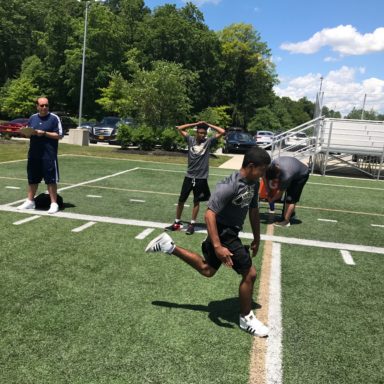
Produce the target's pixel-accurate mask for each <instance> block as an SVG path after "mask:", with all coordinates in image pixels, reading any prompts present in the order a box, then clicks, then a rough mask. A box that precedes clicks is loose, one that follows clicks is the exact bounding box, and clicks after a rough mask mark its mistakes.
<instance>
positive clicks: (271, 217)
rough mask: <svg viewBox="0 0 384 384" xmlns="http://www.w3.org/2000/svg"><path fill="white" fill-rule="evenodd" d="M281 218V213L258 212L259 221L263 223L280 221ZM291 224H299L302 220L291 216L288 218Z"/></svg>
mask: <svg viewBox="0 0 384 384" xmlns="http://www.w3.org/2000/svg"><path fill="white" fill-rule="evenodd" d="M282 220H283V218H282V216H281V215H278V214H271V213H268V212H265V213H260V222H261V223H263V224H273V223H275V222H277V221H282ZM290 222H291V225H296V224H301V223H302V221H301V220H299V219H296V218H291V220H290Z"/></svg>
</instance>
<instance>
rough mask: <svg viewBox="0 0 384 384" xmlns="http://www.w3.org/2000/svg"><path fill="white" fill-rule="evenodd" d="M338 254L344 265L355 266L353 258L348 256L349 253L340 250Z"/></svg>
mask: <svg viewBox="0 0 384 384" xmlns="http://www.w3.org/2000/svg"><path fill="white" fill-rule="evenodd" d="M340 253H341V256H342V258H343V260H344V263H345V264H347V265H355V262H354V261H353V258H352V255H351V254H350V252H348V251H346V250H344V249H340Z"/></svg>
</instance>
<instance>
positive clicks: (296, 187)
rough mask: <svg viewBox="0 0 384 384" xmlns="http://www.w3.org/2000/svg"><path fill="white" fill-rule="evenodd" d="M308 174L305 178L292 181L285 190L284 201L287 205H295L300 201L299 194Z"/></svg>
mask: <svg viewBox="0 0 384 384" xmlns="http://www.w3.org/2000/svg"><path fill="white" fill-rule="evenodd" d="M308 178H309V172H308V174H307V175H306V176H304V177H302V178H301V179H299V180H294V181H293V182H292V184H291V185H290V186H289V187H288V188H287V192H286V195H285V196H286V198H285V201H286V202H287V203H291V204H295V203H297V202H298V201H299V200H300V196H301V192H303V188H304V185H305V183H306V182H307V181H308Z"/></svg>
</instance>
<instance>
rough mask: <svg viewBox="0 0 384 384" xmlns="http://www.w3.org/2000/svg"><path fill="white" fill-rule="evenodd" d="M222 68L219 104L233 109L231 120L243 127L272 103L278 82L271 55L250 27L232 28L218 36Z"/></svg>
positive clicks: (226, 29) (232, 26)
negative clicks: (259, 109) (260, 110)
mask: <svg viewBox="0 0 384 384" xmlns="http://www.w3.org/2000/svg"><path fill="white" fill-rule="evenodd" d="M218 37H219V40H220V42H221V48H222V57H221V63H222V64H221V65H222V66H223V73H222V78H223V79H224V81H223V84H222V88H221V103H222V104H224V105H230V106H231V107H232V119H233V122H234V123H235V124H236V125H240V126H244V125H246V124H247V122H248V121H249V120H250V118H252V117H253V116H254V115H255V113H256V110H257V109H258V108H260V107H263V106H267V105H268V104H270V103H271V101H272V99H273V89H272V88H273V86H274V84H276V82H277V78H276V74H275V68H274V65H273V63H272V61H271V53H270V50H269V49H268V47H267V45H266V43H263V42H262V41H261V40H260V36H259V34H258V33H257V32H256V31H255V30H254V29H253V27H252V26H251V25H249V24H244V23H239V24H232V25H230V26H229V27H226V28H224V29H223V30H222V31H220V32H218Z"/></svg>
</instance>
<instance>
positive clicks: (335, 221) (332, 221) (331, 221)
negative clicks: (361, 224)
mask: <svg viewBox="0 0 384 384" xmlns="http://www.w3.org/2000/svg"><path fill="white" fill-rule="evenodd" d="M317 220H318V221H328V222H330V223H337V220H330V219H317Z"/></svg>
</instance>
